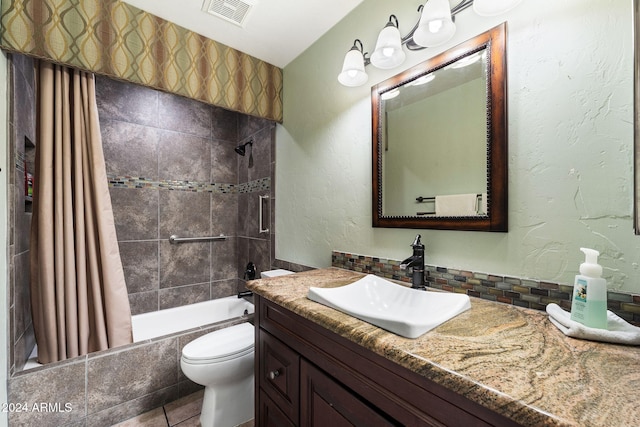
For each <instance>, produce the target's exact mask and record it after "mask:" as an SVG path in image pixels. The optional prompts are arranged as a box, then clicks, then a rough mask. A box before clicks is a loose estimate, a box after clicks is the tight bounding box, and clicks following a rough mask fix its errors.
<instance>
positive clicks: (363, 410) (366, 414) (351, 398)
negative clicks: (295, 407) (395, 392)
mask: <svg viewBox="0 0 640 427" xmlns="http://www.w3.org/2000/svg"><path fill="white" fill-rule="evenodd" d="M300 381H301V384H300V387H301V390H300V425H301V426H302V427H307V426H309V427H312V426H314V427H327V426H330V427H347V426H376V427H377V426H381V427H382V426H395V425H400V424H398V423H394V422H393V421H392V420H389V419H388V418H387V417H385V416H384V415H383V414H381V413H379V412H378V411H376V410H375V409H374V408H372V407H371V406H369V405H368V404H367V403H365V402H364V401H362V400H361V399H360V398H359V397H358V396H356V395H354V394H352V393H351V392H350V391H349V390H347V389H345V388H344V387H342V386H341V385H340V384H338V383H337V382H335V381H334V380H333V379H332V378H331V377H329V376H327V375H326V374H325V373H324V372H322V371H321V370H319V369H318V368H316V367H315V366H314V365H312V364H310V363H309V362H307V361H306V360H304V359H301V360H300Z"/></svg>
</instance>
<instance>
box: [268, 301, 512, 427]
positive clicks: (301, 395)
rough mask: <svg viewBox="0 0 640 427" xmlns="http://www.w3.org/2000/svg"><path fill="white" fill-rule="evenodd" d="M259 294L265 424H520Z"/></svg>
mask: <svg viewBox="0 0 640 427" xmlns="http://www.w3.org/2000/svg"><path fill="white" fill-rule="evenodd" d="M255 298H256V301H255V302H256V304H255V305H256V316H255V319H256V322H257V324H258V327H257V328H256V418H255V419H256V421H257V425H258V426H259V427H267V426H269V427H271V426H287V427H289V426H319V427H320V426H321V427H324V426H330V427H340V426H350V425H354V426H367V427H369V426H401V425H402V426H447V425H450V426H491V425H493V426H516V425H518V424H516V423H514V422H513V421H512V420H509V419H508V418H505V417H503V416H502V415H499V414H496V413H495V412H493V411H490V410H489V409H487V408H485V407H483V406H481V405H479V404H477V403H475V402H472V401H470V400H469V399H466V398H465V397H464V396H461V395H459V394H457V393H455V392H452V391H451V390H448V389H446V388H444V387H442V386H441V385H439V384H436V383H434V382H432V381H430V380H428V379H427V378H425V377H424V376H421V375H419V374H417V373H415V372H412V371H411V370H409V369H407V368H404V367H402V366H400V365H398V364H396V363H394V362H392V361H390V360H388V359H385V358H384V357H382V356H380V355H378V354H376V353H374V352H373V351H371V350H368V349H366V348H364V347H362V346H360V345H357V344H355V343H353V342H351V341H349V340H348V339H346V338H344V337H342V336H340V335H338V334H336V333H333V332H331V331H329V330H328V329H325V328H323V327H322V326H320V325H318V324H316V323H314V322H312V321H309V320H307V319H305V318H304V317H302V316H300V315H298V314H295V313H293V312H291V311H289V310H287V309H286V308H284V307H282V306H280V305H278V304H275V303H273V302H271V301H268V300H267V299H265V298H262V297H260V296H259V295H255Z"/></svg>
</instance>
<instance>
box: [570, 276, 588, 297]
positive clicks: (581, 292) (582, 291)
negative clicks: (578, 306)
mask: <svg viewBox="0 0 640 427" xmlns="http://www.w3.org/2000/svg"><path fill="white" fill-rule="evenodd" d="M576 286H577V289H576V291H575V292H574V297H573V299H574V300H575V301H580V302H587V281H586V280H584V279H578V280H577V281H576Z"/></svg>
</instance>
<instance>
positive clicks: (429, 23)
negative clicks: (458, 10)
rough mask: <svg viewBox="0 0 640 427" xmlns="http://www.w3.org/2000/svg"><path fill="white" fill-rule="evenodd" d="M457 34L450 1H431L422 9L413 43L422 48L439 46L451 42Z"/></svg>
mask: <svg viewBox="0 0 640 427" xmlns="http://www.w3.org/2000/svg"><path fill="white" fill-rule="evenodd" d="M455 32H456V24H454V23H453V20H452V19H451V9H450V5H449V1H448V0H429V1H427V2H426V3H425V5H424V7H423V8H422V15H421V16H420V22H419V23H418V28H416V31H415V32H414V33H413V41H414V42H416V44H418V45H420V46H425V47H433V46H438V45H441V44H443V43H446V42H447V41H449V40H450V39H451V37H453V34H454V33H455Z"/></svg>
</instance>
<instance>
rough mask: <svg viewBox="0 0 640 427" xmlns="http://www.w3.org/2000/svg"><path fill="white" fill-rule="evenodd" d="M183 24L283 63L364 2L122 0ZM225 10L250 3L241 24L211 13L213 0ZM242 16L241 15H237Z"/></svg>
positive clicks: (217, 39) (286, 62)
mask: <svg viewBox="0 0 640 427" xmlns="http://www.w3.org/2000/svg"><path fill="white" fill-rule="evenodd" d="M123 1H124V2H125V3H128V4H130V5H132V6H135V7H137V8H139V9H142V10H144V11H146V12H149V13H151V14H153V15H156V16H159V17H160V18H163V19H166V20H167V21H170V22H173V23H175V24H177V25H180V26H181V27H184V28H187V29H189V30H191V31H194V32H196V33H198V34H201V35H203V36H205V37H208V38H210V39H212V40H215V41H217V42H219V43H222V44H225V45H227V46H230V47H232V48H234V49H237V50H239V51H241V52H244V53H247V54H249V55H251V56H254V57H256V58H258V59H261V60H263V61H265V62H268V63H270V64H273V65H275V66H277V67H281V68H282V67H284V66H286V65H287V64H288V63H289V62H291V61H292V60H293V59H295V58H296V57H297V56H298V55H300V54H301V53H302V52H304V51H305V50H306V49H307V48H308V47H309V46H311V45H312V44H313V43H314V42H315V41H316V40H318V39H319V38H320V36H322V35H323V34H324V33H326V32H327V31H328V30H329V29H330V28H331V27H333V26H334V25H335V24H337V23H338V22H339V21H340V20H341V19H342V18H343V17H345V16H346V15H347V14H348V13H349V12H351V10H353V9H354V8H355V7H356V6H358V5H359V4H360V3H362V1H363V0H186V1H184V0H183V1H176V0H123ZM212 2H214V5H212V6H211V8H213V6H219V9H217V10H223V11H226V12H225V13H223V15H226V16H227V17H232V16H231V14H229V13H228V12H229V11H236V10H239V11H241V10H242V7H244V6H248V8H249V12H248V13H247V14H246V15H245V19H244V21H242V26H240V25H238V24H236V23H232V22H228V21H227V20H224V19H221V18H218V17H216V16H213V15H211V14H209V13H207V12H206V11H203V8H204V9H205V10H206V9H208V8H210V4H211V3H212ZM238 20H239V19H238Z"/></svg>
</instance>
